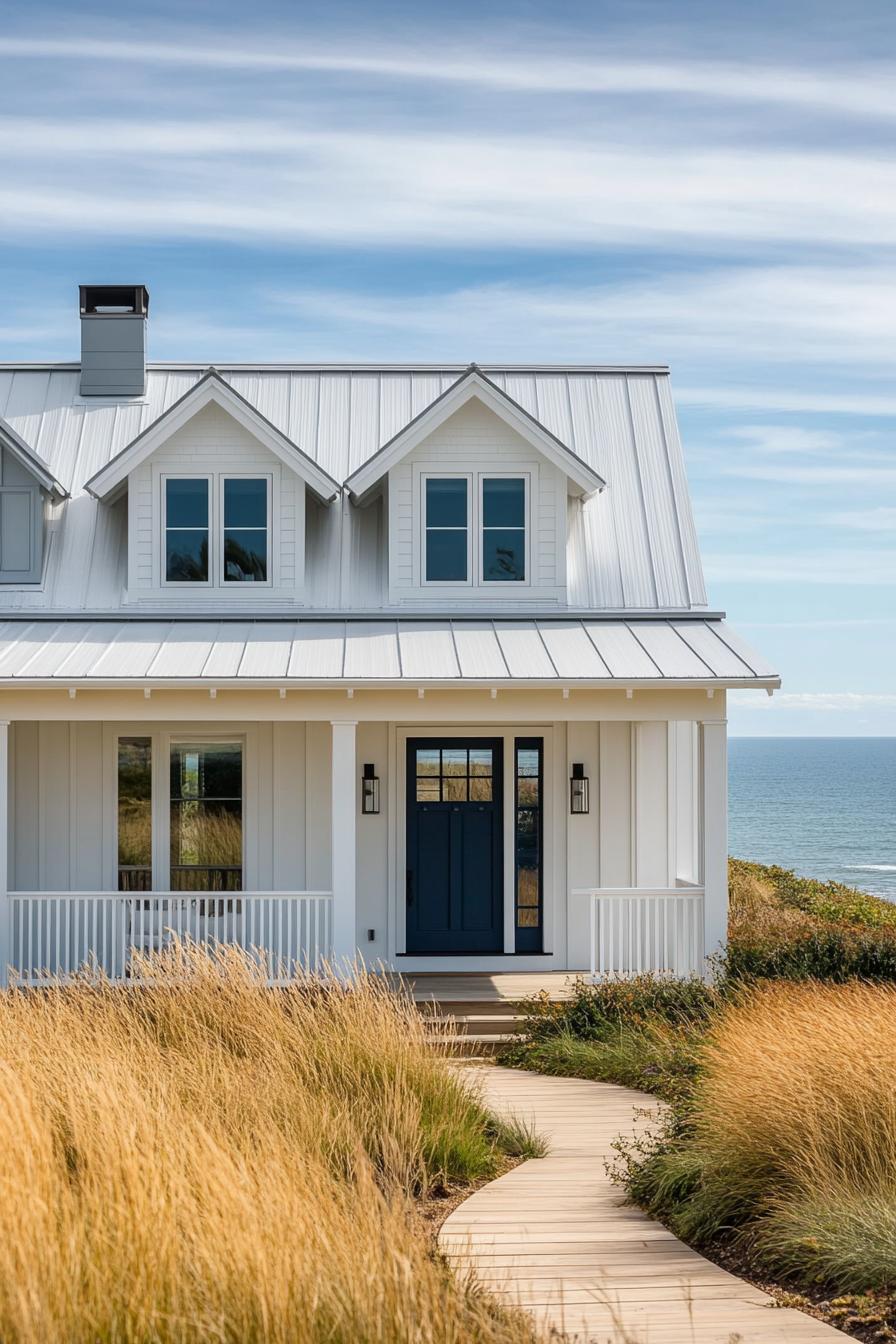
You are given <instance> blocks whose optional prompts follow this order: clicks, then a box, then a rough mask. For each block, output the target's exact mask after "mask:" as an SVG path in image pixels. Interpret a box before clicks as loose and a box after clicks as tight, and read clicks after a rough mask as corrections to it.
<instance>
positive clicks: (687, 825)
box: [564, 721, 699, 969]
mask: <svg viewBox="0 0 896 1344" xmlns="http://www.w3.org/2000/svg"><path fill="white" fill-rule="evenodd" d="M697 746H698V743H697V725H696V724H694V723H678V722H662V721H658V722H652V723H647V722H624V721H619V722H608V721H604V722H601V723H570V724H569V725H568V726H567V758H568V768H567V771H566V775H567V779H568V777H569V775H570V774H571V773H572V765H573V763H574V762H579V761H580V762H581V763H582V764H583V765H584V767H585V774H586V776H587V777H588V780H589V785H590V811H589V812H588V813H587V814H586V815H584V816H573V815H571V814H570V811H569V806H568V802H567V806H566V807H565V808H564V817H565V824H566V845H565V849H566V855H567V859H566V862H567V890H569V891H572V892H575V891H576V890H581V889H584V888H596V887H603V888H608V889H611V890H620V889H623V888H641V889H645V890H657V889H669V888H673V887H675V886H676V885H678V884H679V883H696V882H697V881H698V873H699V859H698V853H697V827H698V797H697V790H696V776H697V766H698V755H697ZM589 918H590V907H589V904H588V900H587V898H585V897H575V896H573V897H570V903H569V911H568V916H567V920H568V963H567V964H568V966H569V967H570V968H571V969H572V968H575V969H584V968H586V967H587V964H588V960H587V949H588V946H589Z"/></svg>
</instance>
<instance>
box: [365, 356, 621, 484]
mask: <svg viewBox="0 0 896 1344" xmlns="http://www.w3.org/2000/svg"><path fill="white" fill-rule="evenodd" d="M474 397H475V398H476V399H477V400H478V401H481V402H482V404H483V405H484V406H487V407H488V409H489V410H490V411H493V412H494V413H495V415H497V416H498V417H499V418H500V419H501V420H503V421H504V423H505V424H506V425H509V426H510V428H511V429H513V430H515V431H516V432H517V433H518V434H519V435H520V436H521V437H522V438H524V439H525V440H526V442H527V443H530V444H531V445H532V447H533V448H535V449H537V451H538V452H540V453H541V454H542V456H543V457H546V458H547V459H548V461H549V462H552V463H553V464H554V466H556V467H558V468H559V469H560V470H561V471H562V472H563V473H564V474H565V475H566V476H567V478H568V479H569V480H570V481H572V483H573V485H574V486H575V487H576V493H578V494H581V495H593V494H596V493H597V492H598V491H599V490H603V489H604V487H605V485H606V481H605V480H604V479H603V478H602V477H601V476H599V475H598V473H597V472H596V471H594V470H593V468H592V467H589V465H588V463H587V462H584V461H583V460H582V459H581V458H580V457H577V456H576V454H575V453H574V452H573V451H572V449H571V448H567V446H566V444H564V443H561V441H560V440H559V439H558V438H556V437H555V436H554V435H553V434H552V433H551V432H550V430H548V429H546V428H545V427H544V425H542V424H540V423H539V422H538V421H537V420H536V419H535V418H534V417H533V416H531V415H529V413H528V411H525V410H523V408H522V406H519V405H517V403H516V402H515V401H514V400H513V398H512V397H509V396H508V395H507V393H506V392H504V391H502V389H501V388H500V387H498V386H497V385H496V384H495V383H493V382H492V381H491V379H489V378H486V377H485V375H484V374H483V373H482V372H481V371H480V370H479V369H478V368H471V369H469V370H468V371H467V372H466V373H465V374H463V375H462V376H461V377H460V378H459V379H458V380H457V382H456V383H453V384H452V385H451V387H449V388H448V389H447V390H446V391H445V392H443V393H442V395H441V396H439V397H437V398H436V399H435V401H433V402H431V403H430V405H429V406H427V407H426V409H425V410H424V411H421V413H420V414H419V415H418V416H415V417H414V419H413V420H411V421H410V423H409V424H407V425H405V427H404V429H402V430H399V432H398V433H397V434H396V435H395V437H394V438H392V439H390V440H389V442H388V443H386V444H384V445H383V447H382V448H380V449H379V451H378V452H376V453H374V455H373V457H371V458H370V459H369V460H368V461H367V462H365V463H364V465H363V466H362V467H359V468H358V470H357V471H356V472H353V473H352V475H351V476H349V478H348V480H347V481H346V482H345V487H346V489H347V490H349V491H351V494H352V498H353V499H354V500H355V502H358V501H360V500H361V499H363V498H364V497H365V496H366V495H369V494H370V492H371V490H372V489H373V488H374V486H375V485H377V484H378V483H379V481H380V480H382V478H383V476H385V475H386V473H387V472H389V471H391V469H392V468H393V467H394V466H396V465H397V464H398V463H399V462H400V461H401V460H402V458H404V457H406V456H407V454H408V453H410V452H413V450H414V449H415V448H416V447H417V446H418V445H419V444H421V443H422V442H423V440H424V439H426V438H428V436H429V435H430V434H432V433H433V432H434V430H436V429H438V428H439V426H440V425H442V424H444V422H445V421H446V420H447V419H448V418H449V416H452V415H454V413H455V411H458V410H460V408H461V407H462V406H465V405H466V403H467V402H468V401H470V400H472V399H473V398H474Z"/></svg>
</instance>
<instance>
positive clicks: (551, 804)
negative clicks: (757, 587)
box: [0, 286, 779, 982]
mask: <svg viewBox="0 0 896 1344" xmlns="http://www.w3.org/2000/svg"><path fill="white" fill-rule="evenodd" d="M147 311H148V294H147V292H146V290H145V289H144V288H143V287H142V286H125V287H121V286H112V287H109V286H105V287H91V286H85V287H83V288H82V290H81V305H80V320H81V359H80V362H79V363H71V364H24V363H23V364H17V365H9V364H6V365H2V366H0V446H2V463H0V468H2V470H0V606H2V612H0V620H2V623H0V702H2V703H0V721H2V722H0V835H2V836H3V837H5V838H6V852H5V853H4V852H2V846H0V964H2V966H3V967H6V966H7V965H8V966H9V967H10V968H11V970H10V974H11V975H14V976H15V977H17V978H18V979H19V980H23V981H25V982H29V981H33V980H34V979H35V978H37V977H39V976H40V975H41V973H43V972H44V971H50V972H54V973H59V972H63V973H65V972H68V971H71V970H73V969H75V968H77V967H78V966H79V965H81V964H82V963H83V962H84V961H85V960H87V959H91V958H95V959H96V961H97V962H98V963H99V964H100V965H101V966H102V967H104V968H105V970H106V971H107V972H108V973H109V974H110V975H112V976H123V975H127V974H128V967H129V958H130V955H131V952H132V950H133V949H134V948H147V947H153V946H158V945H159V944H160V943H161V942H164V940H165V939H166V938H167V937H169V936H170V934H169V930H174V931H179V932H183V933H187V934H190V935H192V936H193V937H196V938H200V939H224V940H232V941H236V942H240V943H242V944H244V945H245V946H251V947H254V948H258V949H260V950H261V951H262V952H263V953H264V954H266V955H267V957H268V959H269V965H270V973H271V975H272V977H273V976H277V975H284V974H288V973H289V969H290V966H291V965H293V964H294V963H296V962H303V963H310V964H315V963H316V962H317V961H318V960H319V959H320V958H322V957H336V958H342V957H347V956H354V955H355V954H356V952H359V953H360V954H361V955H362V956H363V957H364V958H365V959H367V960H369V961H371V962H381V963H384V964H386V965H387V966H390V967H393V968H395V969H397V970H404V971H414V972H419V971H423V970H432V971H439V972H445V971H487V972H492V973H494V972H500V971H504V970H511V969H512V970H519V971H535V970H577V971H578V970H584V971H587V970H588V969H589V968H591V969H593V970H594V971H595V972H597V973H598V974H605V973H620V972H621V973H628V972H631V971H636V970H639V969H651V968H653V969H656V970H661V971H670V972H674V973H687V972H691V971H700V970H701V969H702V968H703V967H704V965H705V958H706V957H707V956H709V955H711V954H712V953H713V952H714V951H716V950H717V949H718V948H719V947H720V945H722V944H723V943H724V939H725V931H726V913H727V882H726V853H727V829H726V722H725V702H726V692H727V691H728V690H729V689H731V688H737V687H765V688H767V689H768V690H769V692H771V690H772V689H773V688H774V687H776V686H777V685H778V684H779V681H778V677H777V676H776V674H775V673H774V671H773V670H772V669H771V668H770V667H768V666H767V665H766V664H765V663H764V662H763V660H762V659H761V658H760V657H759V656H758V655H757V654H756V653H754V652H753V650H752V649H751V648H749V647H747V646H746V645H745V644H744V643H743V641H742V640H741V639H740V638H738V636H737V635H736V634H735V633H734V632H733V631H732V630H731V628H730V627H729V626H728V625H727V624H726V622H725V621H724V620H723V618H722V614H721V613H719V612H715V611H711V610H709V609H708V608H707V599H706V593H705V589H704V583H703V576H702V573H701V566H700V557H699V554H698V549H697V541H696V536H695V531H694V524H693V520H692V515H691V506H690V503H689V499H688V489H687V484H686V480H685V472H684V464H683V459H682V452H681V447H680V443H679V438H678V432H677V428H676V422H675V413H674V409H673V404H672V397H671V393H670V389H669V377H668V371H667V369H665V368H662V367H649V368H618V367H591V366H587V367H568V366H556V367H555V366H541V365H538V366H533V367H519V366H509V365H489V366H487V367H483V368H480V367H478V366H476V365H470V366H469V367H466V368H464V367H460V366H451V365H438V366H430V365H401V366H396V365H383V366H382V367H370V366H366V365H361V366H341V365H321V366H308V365H279V364H278V365H271V364H268V365H258V366H251V367H250V366H245V365H219V366H217V367H209V366H207V365H203V364H195V365H194V364H156V363H147V362H146V359H145V330H146V321H147Z"/></svg>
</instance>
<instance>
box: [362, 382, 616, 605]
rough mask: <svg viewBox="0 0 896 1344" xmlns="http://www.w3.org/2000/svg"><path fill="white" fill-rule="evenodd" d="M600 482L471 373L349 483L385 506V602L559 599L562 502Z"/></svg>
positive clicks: (561, 599) (511, 403) (549, 435)
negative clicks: (379, 497) (382, 498)
mask: <svg viewBox="0 0 896 1344" xmlns="http://www.w3.org/2000/svg"><path fill="white" fill-rule="evenodd" d="M604 484H605V482H604V481H603V479H602V478H601V477H600V476H599V475H598V474H597V472H596V471H594V470H593V469H592V468H591V467H590V466H589V465H588V464H587V463H586V462H583V461H582V459H581V458H579V457H577V456H576V455H575V454H574V453H573V452H572V451H571V450H570V449H569V448H568V447H567V446H566V445H565V444H564V443H562V442H561V441H560V440H559V439H558V438H557V437H556V436H555V435H554V434H552V433H551V432H550V431H549V430H548V429H546V428H545V426H544V425H542V424H541V423H539V421H538V420H536V419H535V418H534V417H533V416H531V415H530V414H529V413H528V412H527V411H525V410H524V409H523V408H522V407H521V406H520V405H519V404H518V403H517V402H515V401H514V400H513V399H512V398H511V397H509V396H508V395H507V393H506V392H504V391H503V390H502V389H501V388H499V387H498V386H497V385H496V384H495V383H493V382H492V381H491V379H489V378H488V377H486V375H485V374H483V373H482V371H481V369H479V368H478V367H477V366H476V365H471V366H470V367H469V368H468V369H467V371H466V372H465V373H464V374H463V375H462V376H461V377H460V378H459V379H458V380H457V381H456V382H455V383H454V384H453V385H452V386H451V387H449V388H448V389H447V390H446V391H445V392H444V393H443V394H442V395H441V396H440V397H438V398H437V399H436V400H435V401H433V402H432V403H431V404H430V405H429V406H428V407H427V408H426V409H425V410H424V411H423V412H422V413H421V414H420V415H418V416H417V417H416V418H415V419H413V420H412V421H411V422H410V423H409V424H408V425H406V426H405V428H404V429H402V430H401V431H400V432H399V433H398V434H396V435H395V436H394V438H392V439H391V440H390V441H389V442H388V443H387V444H385V445H384V446H383V447H382V448H381V449H380V450H379V452H378V453H376V454H375V455H374V456H373V457H371V458H370V459H369V461H367V462H366V463H365V464H364V465H363V466H362V467H361V468H359V470H358V471H356V472H354V474H353V475H352V476H350V477H349V479H348V481H347V482H346V488H347V489H348V490H349V491H350V492H351V495H352V498H353V500H354V502H355V503H356V504H359V505H361V506H363V505H364V504H365V502H367V501H369V500H370V499H372V498H373V497H375V496H376V495H377V494H378V493H380V492H383V493H384V494H385V496H386V499H387V505H388V535H389V543H388V544H389V602H390V604H399V605H403V604H414V605H417V606H422V605H426V606H439V605H448V606H452V607H456V606H460V605H465V604H468V603H469V604H471V605H473V606H479V605H481V606H485V605H492V606H499V607H500V606H503V605H510V604H513V605H521V606H526V605H527V604H534V603H538V604H541V605H544V604H545V603H549V604H557V605H562V604H564V603H565V602H566V540H567V538H566V528H567V508H568V500H569V498H570V496H573V497H579V498H586V497H588V496H590V495H592V494H594V493H596V492H597V491H599V490H602V489H603V487H604Z"/></svg>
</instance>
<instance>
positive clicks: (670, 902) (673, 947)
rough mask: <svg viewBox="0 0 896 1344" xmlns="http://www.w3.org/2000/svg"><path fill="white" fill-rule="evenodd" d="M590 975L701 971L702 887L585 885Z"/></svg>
mask: <svg viewBox="0 0 896 1344" xmlns="http://www.w3.org/2000/svg"><path fill="white" fill-rule="evenodd" d="M572 894H573V896H587V897H588V898H589V900H590V905H591V922H590V930H591V978H592V980H601V979H607V978H612V977H617V976H618V977H623V978H624V977H627V976H634V975H642V974H645V973H648V972H650V973H652V974H654V975H671V976H679V977H685V976H689V975H702V974H703V971H704V965H703V960H704V958H703V888H702V887H695V886H682V887H668V888H654V889H647V888H640V887H586V888H581V889H579V890H577V891H574V892H573V893H572Z"/></svg>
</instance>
